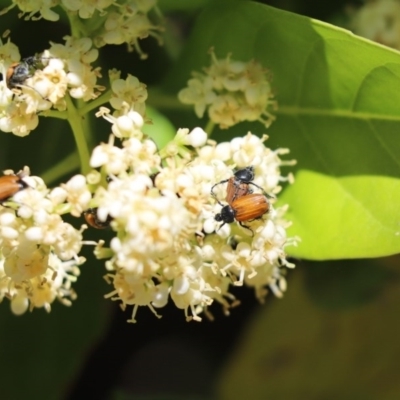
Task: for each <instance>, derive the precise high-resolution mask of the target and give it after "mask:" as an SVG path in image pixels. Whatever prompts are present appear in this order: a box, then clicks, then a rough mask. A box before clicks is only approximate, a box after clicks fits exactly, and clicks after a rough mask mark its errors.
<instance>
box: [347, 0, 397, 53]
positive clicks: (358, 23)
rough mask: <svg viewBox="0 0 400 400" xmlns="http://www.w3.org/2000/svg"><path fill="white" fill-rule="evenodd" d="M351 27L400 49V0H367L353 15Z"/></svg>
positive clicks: (359, 33)
mask: <svg viewBox="0 0 400 400" xmlns="http://www.w3.org/2000/svg"><path fill="white" fill-rule="evenodd" d="M350 28H351V29H352V30H353V31H354V32H355V33H356V34H357V35H360V36H363V37H365V38H367V39H370V40H373V41H375V42H378V43H381V44H384V45H386V46H389V47H392V48H394V49H397V50H400V1H399V0H369V1H367V2H366V3H365V5H364V6H362V7H360V8H359V9H358V10H357V11H356V12H355V13H354V14H353V15H352V18H351V22H350Z"/></svg>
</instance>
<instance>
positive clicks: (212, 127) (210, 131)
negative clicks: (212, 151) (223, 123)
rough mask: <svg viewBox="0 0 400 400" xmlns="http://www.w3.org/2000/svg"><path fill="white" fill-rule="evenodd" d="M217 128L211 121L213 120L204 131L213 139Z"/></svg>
mask: <svg viewBox="0 0 400 400" xmlns="http://www.w3.org/2000/svg"><path fill="white" fill-rule="evenodd" d="M214 128H215V123H214V122H213V121H211V119H210V120H209V121H208V122H207V125H206V127H205V129H204V131H205V132H206V133H207V134H208V137H211V134H212V131H213V130H214Z"/></svg>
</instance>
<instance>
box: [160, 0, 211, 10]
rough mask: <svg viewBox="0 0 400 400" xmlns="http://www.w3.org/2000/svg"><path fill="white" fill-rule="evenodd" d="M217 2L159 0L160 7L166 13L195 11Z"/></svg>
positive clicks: (205, 0) (204, 0) (207, 0)
mask: <svg viewBox="0 0 400 400" xmlns="http://www.w3.org/2000/svg"><path fill="white" fill-rule="evenodd" d="M211 1H215V0H190V1H187V0H158V6H159V7H160V9H161V10H162V11H164V12H168V11H169V12H170V11H193V10H196V9H198V8H200V7H203V6H204V5H206V4H207V3H209V2H211Z"/></svg>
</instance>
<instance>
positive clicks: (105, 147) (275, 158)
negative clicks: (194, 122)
mask: <svg viewBox="0 0 400 400" xmlns="http://www.w3.org/2000/svg"><path fill="white" fill-rule="evenodd" d="M130 114H131V117H132V118H131V119H132V120H135V119H137V120H138V119H140V115H139V114H138V113H137V112H135V111H131V112H130ZM134 114H136V118H135V117H134ZM103 115H105V116H106V118H108V117H109V115H108V114H107V113H105V112H103ZM113 129H114V128H113ZM138 131H140V126H138V125H135V126H134V127H133V128H132V134H131V135H130V136H129V135H127V131H126V132H125V135H124V136H123V138H124V139H125V140H123V142H122V147H118V146H116V145H115V144H114V142H115V139H114V135H111V138H110V141H109V143H107V144H101V145H99V146H98V147H96V148H95V149H94V151H93V154H92V158H91V166H92V167H94V168H101V171H102V173H104V174H105V175H106V176H107V179H105V177H104V176H101V174H100V173H98V172H92V173H91V174H89V175H88V176H87V182H88V184H89V182H90V184H91V187H93V185H94V184H95V183H96V182H97V189H96V190H95V191H94V193H93V198H92V200H91V201H90V203H87V196H80V195H79V194H81V193H82V187H83V185H82V186H80V187H79V189H76V191H77V195H74V194H73V190H74V189H72V186H71V190H69V196H70V198H75V199H78V198H80V197H81V198H82V199H83V200H82V202H81V205H80V206H75V207H74V209H76V210H77V209H81V210H83V209H85V208H88V207H90V208H91V209H93V208H94V209H95V212H96V218H97V219H98V220H99V221H100V222H105V221H111V222H110V226H111V229H112V230H113V231H114V232H115V236H114V237H113V238H112V239H111V241H110V245H109V247H106V246H105V243H104V242H101V243H99V245H98V246H97V249H96V251H95V254H96V256H97V257H98V258H100V259H105V258H108V260H107V261H106V268H107V270H108V271H109V272H108V274H107V275H106V277H107V280H108V282H110V284H112V285H113V286H114V289H113V290H112V291H111V292H110V293H109V294H108V295H107V297H111V298H112V299H113V300H116V301H120V302H121V303H122V305H123V306H124V307H126V306H133V312H132V318H131V320H130V322H135V321H136V320H135V315H136V312H137V309H138V307H139V306H147V307H149V308H150V309H151V310H152V311H153V312H154V314H156V315H157V313H156V310H155V308H159V307H163V306H165V305H166V304H167V302H168V300H169V299H171V300H172V301H173V302H174V304H175V305H176V306H177V307H178V308H180V309H183V310H184V311H185V315H186V317H187V319H188V320H190V319H195V320H201V317H200V316H199V315H200V314H201V313H202V312H206V313H209V310H208V309H207V308H208V306H209V305H211V303H212V302H213V301H214V300H217V301H218V302H219V303H221V304H222V306H223V307H224V309H225V311H226V312H228V310H229V308H230V307H231V305H232V302H234V297H233V296H232V294H230V293H229V289H230V287H231V285H243V284H244V283H245V284H247V285H249V286H252V287H254V288H255V290H256V294H257V296H258V297H259V298H260V299H263V298H264V296H265V294H266V292H267V290H266V289H267V287H269V288H270V289H271V290H272V291H273V292H274V293H275V295H277V296H281V295H282V293H283V291H284V290H285V287H286V281H285V278H284V272H283V271H284V269H283V268H282V267H285V266H286V267H292V266H293V265H292V264H290V263H289V262H287V260H286V253H285V247H286V246H287V245H289V244H295V243H296V240H294V239H287V237H286V231H285V229H286V227H287V226H288V223H287V222H286V221H285V220H284V218H283V215H284V213H285V210H286V207H283V208H279V209H275V208H274V206H273V205H272V204H271V205H270V211H269V213H268V214H266V215H264V216H263V218H261V219H257V220H255V221H249V222H248V223H246V225H248V226H249V227H250V228H251V230H252V231H253V232H254V234H253V236H250V235H249V230H248V229H246V228H244V227H241V226H239V225H238V224H237V223H234V224H225V225H224V226H223V227H222V228H221V229H219V226H220V224H219V223H218V222H217V221H216V220H215V215H216V214H217V213H218V212H220V210H221V205H220V204H218V203H217V202H216V200H215V199H214V198H213V197H212V196H211V193H210V191H211V187H212V186H213V185H214V184H215V183H218V182H219V181H220V180H224V179H228V178H229V177H231V176H232V175H233V169H234V168H237V169H240V168H244V167H247V166H249V165H252V166H253V167H254V171H255V179H254V183H256V184H257V185H259V186H261V187H263V188H264V189H265V190H266V191H267V192H268V193H271V194H276V193H278V192H279V191H280V186H279V183H280V182H282V181H284V180H288V179H289V180H291V175H289V177H286V178H284V177H282V175H281V172H280V168H281V166H283V165H289V164H292V162H284V161H282V160H281V159H280V157H279V155H280V154H285V153H286V152H287V151H286V150H283V149H280V150H277V151H272V150H270V149H268V148H267V147H265V145H264V141H265V139H266V137H263V138H261V139H260V138H259V137H257V136H255V135H252V134H251V133H249V134H247V135H246V136H245V137H243V138H236V139H234V140H232V141H231V142H225V143H220V144H218V145H217V144H215V143H212V142H207V135H206V133H205V132H204V131H203V130H202V129H200V128H196V129H194V130H193V131H191V132H189V130H188V129H180V130H179V131H178V133H177V135H176V137H175V139H174V140H173V141H172V142H170V143H169V144H167V145H166V146H165V148H163V149H162V150H161V151H157V148H156V146H155V144H154V143H153V141H152V140H150V139H147V138H146V137H145V136H144V135H143V134H142V135H138ZM188 145H189V146H191V147H194V148H195V150H189V148H188V147H187V146H188ZM78 186H79V185H78ZM94 186H95V185H94ZM224 190H226V186H224V185H219V186H218V187H217V189H216V194H217V196H218V197H219V198H220V199H221V201H224V200H223V199H224V198H225V195H224Z"/></svg>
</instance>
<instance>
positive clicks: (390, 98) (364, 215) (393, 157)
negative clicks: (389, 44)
mask: <svg viewBox="0 0 400 400" xmlns="http://www.w3.org/2000/svg"><path fill="white" fill-rule="evenodd" d="M211 47H214V48H215V52H216V54H217V56H218V57H225V56H226V55H227V54H228V53H232V59H236V60H243V61H248V60H251V59H255V60H257V61H259V62H261V63H262V64H263V65H264V66H265V67H266V68H268V69H270V71H271V75H272V77H273V82H272V85H273V88H274V91H275V93H276V98H277V100H278V102H279V109H278V112H277V120H276V122H274V123H273V124H272V126H271V128H270V129H269V130H268V132H267V133H268V134H269V135H270V140H269V141H268V146H270V147H271V148H277V147H285V148H289V149H290V150H291V154H290V156H291V157H292V158H294V159H296V160H297V161H298V164H297V166H296V167H295V168H293V169H291V170H292V171H293V170H294V171H296V178H297V179H296V183H295V184H294V185H292V186H290V187H287V188H286V190H285V192H284V193H283V195H282V196H281V199H280V201H281V203H282V204H284V203H288V204H289V206H290V210H289V213H288V218H289V219H291V220H293V226H292V227H291V228H290V229H289V234H290V235H299V236H300V237H301V238H302V242H301V243H300V244H299V246H298V247H297V248H292V247H291V248H288V249H287V250H288V252H290V253H291V254H293V255H295V256H298V257H305V258H310V259H338V258H360V257H376V256H381V255H388V254H394V253H397V252H400V212H399V207H398V204H397V199H399V198H400V180H399V179H398V176H399V175H400V140H399V137H400V136H399V135H400V90H399V89H398V85H399V82H400V80H399V78H400V55H399V53H398V52H397V51H394V50H391V49H388V48H385V47H384V46H380V45H377V44H373V43H371V42H369V41H367V40H364V39H361V38H358V37H356V36H354V35H352V34H351V33H350V32H347V31H345V30H343V29H340V28H337V27H334V26H331V25H328V24H326V23H323V22H319V21H316V20H312V19H309V18H306V17H302V16H299V15H295V14H291V13H288V12H284V11H281V10H277V9H274V8H271V7H268V6H265V5H262V4H256V3H251V2H242V1H238V2H235V1H227V2H224V1H219V2H216V3H213V4H212V5H211V6H210V7H208V8H207V10H206V11H205V12H203V14H202V15H201V17H200V18H199V19H198V21H197V24H196V26H195V28H194V30H193V34H192V37H191V40H190V42H189V44H188V45H187V47H186V50H185V51H184V53H183V54H182V57H181V59H180V62H179V63H178V64H177V68H176V69H175V70H174V71H172V73H171V75H170V76H169V78H168V79H167V80H166V82H165V89H166V90H168V91H174V92H176V91H177V90H179V89H181V88H182V87H184V86H185V83H186V81H187V80H188V78H189V77H190V72H191V71H193V70H201V68H202V67H204V66H207V65H209V55H208V50H209V49H210V48H211ZM192 112H193V111H192ZM248 129H251V130H252V132H253V133H258V134H263V133H265V128H264V127H263V126H262V125H261V124H258V123H257V124H255V123H253V124H241V125H239V126H237V127H235V128H234V129H232V130H230V131H228V132H227V131H221V132H217V135H216V137H217V138H218V139H219V140H228V139H229V137H230V136H231V135H232V134H236V135H244V134H245V133H247V131H248Z"/></svg>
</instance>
